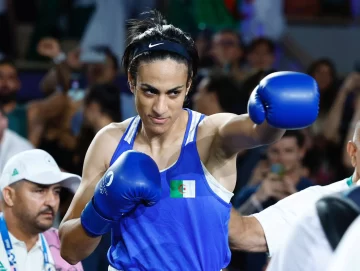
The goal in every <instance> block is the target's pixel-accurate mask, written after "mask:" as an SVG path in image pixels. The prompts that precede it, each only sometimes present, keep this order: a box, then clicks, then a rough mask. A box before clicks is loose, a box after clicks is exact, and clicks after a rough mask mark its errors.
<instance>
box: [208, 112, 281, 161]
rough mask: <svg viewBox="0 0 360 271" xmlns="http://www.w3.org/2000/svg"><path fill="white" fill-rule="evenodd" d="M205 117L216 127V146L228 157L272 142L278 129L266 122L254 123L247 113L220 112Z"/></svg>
mask: <svg viewBox="0 0 360 271" xmlns="http://www.w3.org/2000/svg"><path fill="white" fill-rule="evenodd" d="M207 119H209V120H208V122H209V123H211V125H212V126H216V127H217V134H216V141H215V142H216V147H218V148H219V149H221V152H222V153H224V154H226V156H229V157H231V156H233V155H234V154H236V153H238V152H240V151H242V150H244V149H250V148H255V147H257V146H261V145H264V144H268V143H270V142H272V141H273V139H272V138H273V135H275V134H276V132H277V130H278V129H275V128H272V127H270V125H268V124H267V123H266V122H264V123H263V124H261V125H256V124H255V123H254V122H253V121H252V120H251V119H250V117H249V115H248V114H243V115H235V114H230V113H221V114H214V115H211V116H209V117H207ZM273 130H274V131H273ZM275 130H276V131H275ZM276 138H277V136H276Z"/></svg>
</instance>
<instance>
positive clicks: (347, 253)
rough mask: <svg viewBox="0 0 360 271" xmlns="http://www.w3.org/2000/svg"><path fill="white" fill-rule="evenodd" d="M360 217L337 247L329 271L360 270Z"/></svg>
mask: <svg viewBox="0 0 360 271" xmlns="http://www.w3.org/2000/svg"><path fill="white" fill-rule="evenodd" d="M359 251H360V217H358V218H357V219H355V220H354V222H353V223H352V224H351V225H350V227H349V228H348V229H347V231H346V232H345V234H344V236H343V238H342V239H341V241H340V243H339V245H338V246H337V248H336V250H335V253H334V255H333V258H332V260H331V261H330V263H329V265H328V269H325V270H327V271H358V270H359V268H360V257H359Z"/></svg>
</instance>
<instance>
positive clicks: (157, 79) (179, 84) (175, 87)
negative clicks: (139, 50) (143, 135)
mask: <svg viewBox="0 0 360 271" xmlns="http://www.w3.org/2000/svg"><path fill="white" fill-rule="evenodd" d="M187 72H188V69H187V66H186V65H185V64H183V63H179V62H176V61H174V60H171V59H166V60H157V61H153V62H150V63H144V62H141V63H140V65H139V67H138V73H137V78H136V83H135V84H136V85H134V80H132V79H131V78H130V82H133V83H131V84H130V89H131V91H132V92H133V93H134V94H135V103H136V109H137V111H138V113H139V115H140V117H141V119H142V123H143V125H144V126H145V127H146V128H147V129H149V131H150V132H151V133H153V134H163V133H164V132H166V131H167V130H168V129H169V127H171V125H172V124H173V123H174V122H175V121H176V119H177V118H178V117H179V116H180V115H181V113H182V112H183V109H182V108H183V103H184V100H185V96H186V94H187V92H188V90H189V88H190V84H189V83H187V81H188V80H187V79H188V74H187Z"/></svg>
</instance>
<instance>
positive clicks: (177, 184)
mask: <svg viewBox="0 0 360 271" xmlns="http://www.w3.org/2000/svg"><path fill="white" fill-rule="evenodd" d="M186 110H187V111H188V114H189V119H188V123H187V127H186V133H185V136H184V140H183V143H182V147H181V152H180V156H179V158H178V160H177V162H176V163H175V164H174V165H172V166H171V167H170V168H167V169H165V170H162V171H161V182H162V191H163V192H162V198H161V200H160V201H159V202H158V203H157V204H156V205H154V206H152V207H145V206H143V205H140V206H138V207H137V208H136V209H135V210H134V211H133V212H132V213H130V214H128V215H127V216H126V217H123V218H122V220H121V221H120V223H119V225H118V226H116V227H114V228H113V230H112V241H111V247H110V249H109V251H108V260H109V263H110V265H111V266H112V267H114V268H116V269H117V270H124V271H135V270H136V271H139V270H146V271H149V270H152V271H155V270H159V271H163V270H169V271H170V270H171V271H177V270H181V271H184V270H192V271H195V270H196V271H201V270H205V271H212V270H214V271H219V270H221V269H222V268H225V267H226V266H227V265H228V264H229V261H230V257H231V252H230V249H229V245H228V223H229V219H230V209H231V204H230V203H228V202H227V201H225V200H224V199H223V198H222V197H220V196H219V193H218V192H215V191H217V190H216V189H219V188H221V189H224V188H223V187H221V186H220V184H218V183H217V184H215V186H214V185H212V186H210V184H209V183H208V181H207V178H206V174H209V173H208V172H207V171H206V169H204V167H203V165H202V163H201V160H200V157H199V154H198V151H197V147H196V134H197V128H198V125H199V123H200V122H201V120H202V119H203V118H204V115H201V114H200V113H197V112H194V111H191V110H188V109H186ZM139 125H140V118H139V116H137V117H134V118H133V120H132V121H131V123H130V125H129V127H128V128H127V130H126V132H125V134H124V135H123V137H122V138H121V141H120V143H119V145H118V147H117V149H116V151H115V153H114V155H113V157H112V159H111V164H112V163H113V162H114V161H115V160H116V159H117V158H118V157H119V156H120V155H121V154H122V153H123V152H125V151H127V150H131V149H132V148H133V145H134V141H135V137H136V134H137V131H138V128H139ZM204 170H205V171H204ZM211 177H212V176H211ZM212 178H213V177H212ZM216 185H217V187H216ZM214 187H215V189H214ZM221 189H220V190H221ZM228 193H230V192H228ZM230 194H232V193H230Z"/></svg>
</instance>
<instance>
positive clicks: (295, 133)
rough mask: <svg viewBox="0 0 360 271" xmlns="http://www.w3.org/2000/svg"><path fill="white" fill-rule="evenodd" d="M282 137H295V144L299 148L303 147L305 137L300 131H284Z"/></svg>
mask: <svg viewBox="0 0 360 271" xmlns="http://www.w3.org/2000/svg"><path fill="white" fill-rule="evenodd" d="M284 137H295V139H296V144H297V145H298V147H299V148H302V147H304V145H305V135H304V134H303V133H302V131H301V130H286V132H285V134H284V135H283V138H284Z"/></svg>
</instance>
